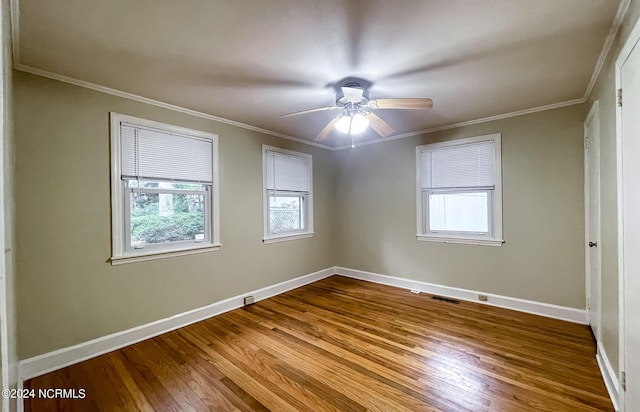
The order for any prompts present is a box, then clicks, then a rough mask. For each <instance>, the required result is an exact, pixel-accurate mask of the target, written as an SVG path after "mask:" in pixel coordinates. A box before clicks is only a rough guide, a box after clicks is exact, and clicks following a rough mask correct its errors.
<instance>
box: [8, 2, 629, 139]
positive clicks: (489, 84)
mask: <svg viewBox="0 0 640 412" xmlns="http://www.w3.org/2000/svg"><path fill="white" fill-rule="evenodd" d="M619 3H620V2H619V0H561V1H559V0H535V1H525V0H482V1H480V0H402V1H398V0H395V1H392V0H389V1H381V0H378V1H374V0H369V1H366V0H343V1H338V0H227V1H224V0H208V1H201V0H200V1H198V0H188V1H172V0H163V1H158V0H108V1H104V0H91V1H89V0H56V1H38V0H20V2H19V4H18V5H17V6H18V9H19V25H18V28H17V30H18V34H19V35H18V36H17V38H18V44H17V46H18V51H19V53H18V55H19V62H18V64H19V65H24V66H29V67H32V68H35V69H40V70H44V71H47V72H52V73H56V74H61V75H64V76H69V77H72V78H75V79H79V80H83V81H87V82H91V83H95V84H98V85H102V86H106V87H110V88H113V89H117V90H121V91H125V92H129V93H133V94H136V95H140V96H143V97H147V98H151V99H155V100H159V101H162V102H166V103H170V104H173V105H177V106H181V107H184V108H188V109H192V110H196V111H199V112H203V113H208V114H211V115H215V116H219V117H223V118H226V119H230V120H234V121H237V122H242V123H245V124H248V125H251V126H255V127H259V128H263V129H267V130H270V131H273V132H277V133H282V134H286V135H289V136H294V137H298V138H302V139H308V140H313V139H314V138H315V136H316V135H317V134H318V133H319V132H320V130H322V128H323V127H324V125H325V124H326V123H327V122H328V121H329V120H330V119H331V117H332V114H330V113H315V114H309V115H303V116H298V117H293V118H285V119H280V118H279V116H280V115H281V114H284V113H288V112H292V111H298V110H304V109H309V108H314V107H321V106H328V105H331V104H333V103H334V100H335V91H334V89H333V87H332V85H333V84H335V83H336V82H337V81H339V80H340V79H343V78H345V77H349V76H356V77H361V78H364V79H367V80H369V81H370V82H371V83H372V86H371V89H370V94H371V98H386V97H431V98H432V99H433V100H434V108H433V109H432V110H429V111H409V110H403V111H398V110H386V111H378V114H379V116H380V117H382V118H383V119H384V120H386V121H387V122H388V123H389V124H390V125H391V126H392V127H393V128H394V129H395V130H396V132H397V134H403V133H409V132H415V131H419V130H425V129H431V128H436V127H440V126H443V125H449V124H454V123H459V122H464V121H469V120H473V119H479V118H484V117H489V116H494V115H500V114H504V113H509V112H513V111H518V110H523V109H529V108H534V107H539V106H545V105H550V104H554V103H560V102H567V101H571V100H576V99H581V98H582V97H583V96H584V94H585V90H586V89H587V86H588V84H589V81H590V79H591V77H592V74H593V72H594V68H595V66H596V63H597V61H598V57H599V55H600V53H601V51H602V49H603V45H604V44H605V40H606V38H607V35H608V33H609V31H610V29H611V26H612V23H613V20H614V17H615V14H616V10H617V8H618V6H619ZM377 137H378V136H377V135H375V133H373V132H366V133H365V134H364V135H362V136H360V137H359V138H360V139H361V140H368V139H373V138H377ZM325 143H326V144H328V145H331V146H342V145H345V144H347V143H348V139H347V138H346V137H344V136H343V135H339V134H338V133H337V132H335V133H334V134H333V135H331V136H330V137H329V138H328V139H327V140H326V141H325Z"/></svg>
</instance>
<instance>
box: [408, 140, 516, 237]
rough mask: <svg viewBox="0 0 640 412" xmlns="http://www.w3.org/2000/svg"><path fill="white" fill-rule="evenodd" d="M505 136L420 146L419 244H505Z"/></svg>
mask: <svg viewBox="0 0 640 412" xmlns="http://www.w3.org/2000/svg"><path fill="white" fill-rule="evenodd" d="M500 137H501V136H500V134H493V135H488V136H479V137H471V138H467V139H459V140H454V141H448V142H442V143H434V144H427V145H424V146H418V147H417V148H416V163H417V177H416V180H417V190H416V192H417V193H416V196H417V206H418V207H417V212H418V213H417V220H418V235H417V237H418V240H427V241H436V242H451V243H472V244H484V245H494V246H500V245H501V244H502V242H503V240H502V187H501V186H502V174H501V154H500V153H501V143H500Z"/></svg>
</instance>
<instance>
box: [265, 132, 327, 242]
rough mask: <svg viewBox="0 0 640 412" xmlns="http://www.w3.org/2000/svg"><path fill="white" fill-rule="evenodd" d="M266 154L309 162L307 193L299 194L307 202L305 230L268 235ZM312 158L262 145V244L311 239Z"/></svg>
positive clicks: (307, 155)
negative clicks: (302, 159)
mask: <svg viewBox="0 0 640 412" xmlns="http://www.w3.org/2000/svg"><path fill="white" fill-rule="evenodd" d="M267 152H276V153H281V154H284V155H289V156H297V157H301V158H305V159H307V160H309V193H308V194H306V192H296V193H299V195H300V196H301V197H304V198H305V199H306V200H307V210H306V224H307V227H306V229H305V230H296V231H290V232H285V233H278V234H270V233H269V192H271V191H270V190H268V189H267ZM283 193H284V194H285V195H286V194H290V193H294V192H290V191H285V192H283ZM314 234H315V232H314V230H313V156H311V155H310V154H308V153H302V152H296V151H293V150H287V149H282V148H280V147H275V146H269V145H265V144H263V145H262V242H263V243H264V244H265V245H266V244H270V243H279V242H285V241H288V240H297V239H305V238H309V237H313V235H314Z"/></svg>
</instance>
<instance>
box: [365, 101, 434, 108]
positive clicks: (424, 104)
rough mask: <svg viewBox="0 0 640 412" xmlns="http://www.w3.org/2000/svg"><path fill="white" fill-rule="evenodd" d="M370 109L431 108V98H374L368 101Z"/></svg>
mask: <svg viewBox="0 0 640 412" xmlns="http://www.w3.org/2000/svg"><path fill="white" fill-rule="evenodd" d="M369 107H370V108H372V109H413V110H420V109H431V108H432V107H433V100H431V99H376V100H370V101H369Z"/></svg>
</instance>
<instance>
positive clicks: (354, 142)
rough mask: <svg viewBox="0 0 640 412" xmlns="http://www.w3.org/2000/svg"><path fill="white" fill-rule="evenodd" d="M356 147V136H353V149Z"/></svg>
mask: <svg viewBox="0 0 640 412" xmlns="http://www.w3.org/2000/svg"><path fill="white" fill-rule="evenodd" d="M355 147H356V136H355V135H353V134H352V135H351V148H354V149H355Z"/></svg>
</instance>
